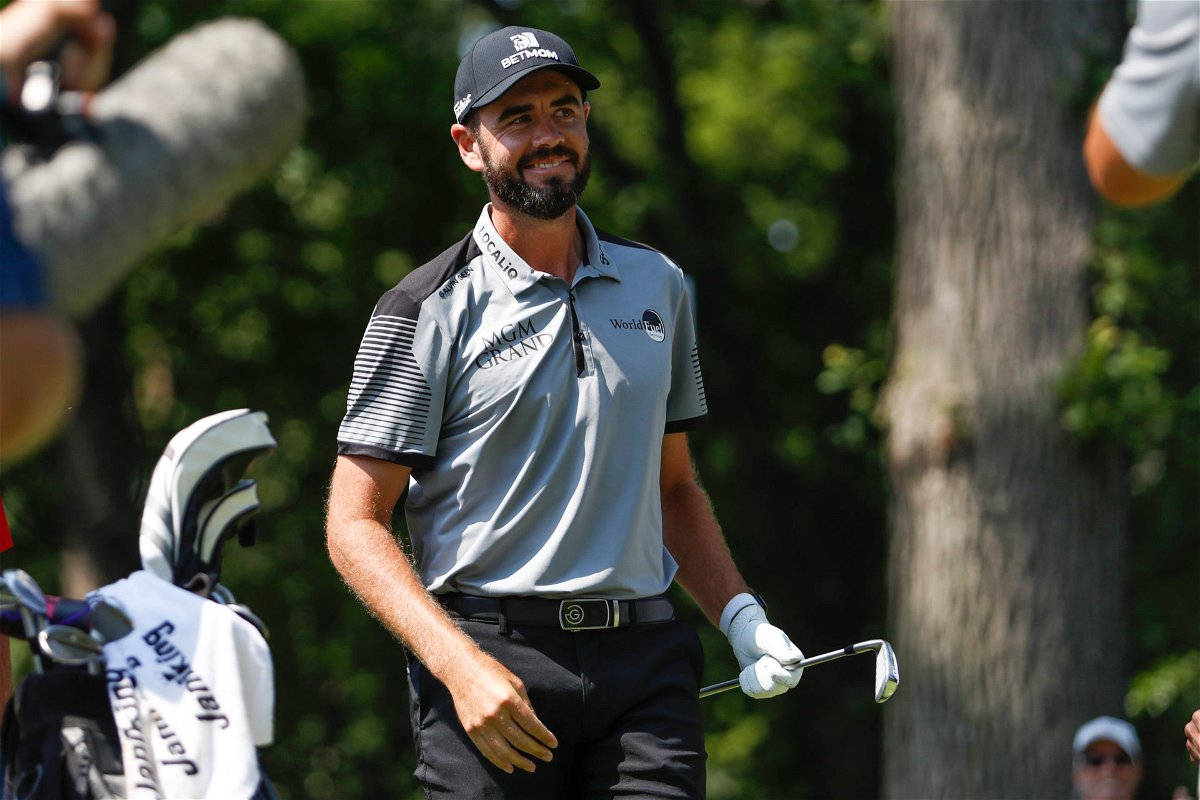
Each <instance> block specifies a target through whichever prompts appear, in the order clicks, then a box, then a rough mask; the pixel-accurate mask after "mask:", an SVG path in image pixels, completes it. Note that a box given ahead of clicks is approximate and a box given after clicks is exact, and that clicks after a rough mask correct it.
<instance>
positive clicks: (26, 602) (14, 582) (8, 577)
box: [3, 569, 46, 674]
mask: <svg viewBox="0 0 1200 800" xmlns="http://www.w3.org/2000/svg"><path fill="white" fill-rule="evenodd" d="M3 580H4V586H5V588H6V589H7V590H8V592H9V594H11V595H12V596H13V598H14V599H15V600H16V602H17V606H18V608H19V610H20V612H21V624H22V626H23V627H24V629H25V638H26V639H27V640H28V641H29V642H30V646H31V647H32V649H33V670H34V672H37V673H39V674H40V673H42V672H44V671H45V665H44V664H43V663H42V658H41V654H40V652H39V651H38V648H37V646H36V644H35V641H34V640H35V639H36V638H37V635H38V631H40V630H41V629H42V628H43V627H44V625H45V618H46V595H45V594H43V592H42V589H41V587H40V586H38V584H37V581H35V580H34V579H33V576H31V575H30V574H29V573H28V572H26V571H25V570H21V569H7V570H5V571H4V574H3Z"/></svg>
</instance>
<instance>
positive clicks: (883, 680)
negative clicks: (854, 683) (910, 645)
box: [875, 642, 900, 703]
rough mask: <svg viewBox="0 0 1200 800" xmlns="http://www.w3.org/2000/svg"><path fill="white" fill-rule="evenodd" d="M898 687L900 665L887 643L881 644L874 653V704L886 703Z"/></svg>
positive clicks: (894, 652)
mask: <svg viewBox="0 0 1200 800" xmlns="http://www.w3.org/2000/svg"><path fill="white" fill-rule="evenodd" d="M898 686H900V665H899V664H898V663H897V661H896V651H895V650H893V649H892V646H891V645H890V644H888V643H887V642H881V643H880V646H879V649H878V650H877V651H875V702H876V703H886V702H887V701H888V699H889V698H890V697H891V696H892V695H894V694H895V693H896V688H897V687H898Z"/></svg>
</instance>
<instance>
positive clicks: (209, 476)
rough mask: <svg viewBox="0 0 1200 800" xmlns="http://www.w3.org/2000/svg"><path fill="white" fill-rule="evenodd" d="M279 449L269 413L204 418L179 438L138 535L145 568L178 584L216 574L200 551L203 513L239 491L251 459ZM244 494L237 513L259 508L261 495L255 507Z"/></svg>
mask: <svg viewBox="0 0 1200 800" xmlns="http://www.w3.org/2000/svg"><path fill="white" fill-rule="evenodd" d="M274 447H275V438H274V437H273V436H272V435H271V431H270V429H269V428H268V427H267V415H266V414H265V413H264V412H262V411H251V410H250V409H246V408H240V409H234V410H232V411H224V412H221V413H219V414H213V415H211V416H208V417H204V418H203V419H200V420H198V421H196V422H194V423H192V424H191V425H189V426H188V427H186V428H184V429H183V430H181V431H180V432H179V433H177V434H175V436H174V437H172V439H171V441H170V442H169V443H168V444H167V447H166V449H165V450H164V451H163V455H162V457H161V458H160V459H159V460H158V464H157V465H156V466H155V468H154V474H153V475H152V476H151V479H150V488H149V491H148V493H147V496H146V504H145V508H144V510H143V512H142V524H141V529H140V532H139V536H138V551H139V553H140V555H141V559H142V566H143V567H144V568H145V569H146V570H147V571H149V572H151V573H153V574H154V575H156V576H157V577H159V578H162V579H163V580H166V581H170V582H171V583H174V584H176V585H179V583H180V581H186V580H188V579H190V578H191V577H192V576H193V575H195V574H196V573H197V572H208V571H211V570H210V567H211V565H210V564H209V563H208V562H206V561H205V559H204V558H203V554H202V552H201V549H200V548H201V547H202V544H203V542H202V536H201V534H202V529H201V520H200V516H201V512H202V511H203V510H205V509H206V508H207V509H208V510H209V512H210V513H211V512H213V511H214V510H215V508H216V506H214V505H208V504H210V503H211V502H212V501H214V500H219V499H220V498H221V497H222V496H223V495H225V494H226V493H228V492H230V490H231V489H234V488H235V487H237V486H238V482H239V481H240V479H241V476H242V473H243V472H244V471H245V469H246V467H247V466H248V465H249V463H250V461H252V460H253V459H254V458H255V457H256V456H258V455H260V454H261V453H264V452H266V451H268V450H272V449H274ZM250 483H251V484H252V483H253V482H250ZM240 492H241V494H239V497H240V498H241V501H238V502H234V503H232V505H231V506H230V509H231V510H233V509H234V508H236V509H239V510H242V511H245V510H246V509H247V508H248V507H249V506H251V505H252V506H253V507H254V508H257V496H256V495H255V496H254V498H253V502H252V503H251V502H248V499H247V496H246V495H245V493H244V492H245V488H244V486H243V488H242V489H241V490H240ZM251 494H253V492H251ZM233 516H234V517H235V518H236V517H238V516H242V515H233Z"/></svg>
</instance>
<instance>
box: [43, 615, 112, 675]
mask: <svg viewBox="0 0 1200 800" xmlns="http://www.w3.org/2000/svg"><path fill="white" fill-rule="evenodd" d="M37 644H38V649H39V650H41V652H42V655H44V656H46V657H47V658H49V659H50V660H51V661H53V662H54V663H56V664H63V665H65V666H69V667H79V666H84V665H90V664H92V663H95V662H98V661H102V660H103V659H104V650H103V649H102V648H101V647H100V643H99V642H97V641H96V640H95V639H93V638H92V637H91V636H89V635H88V634H86V633H84V632H83V631H81V630H79V628H72V627H71V626H70V625H47V626H46V627H45V628H42V629H41V630H40V631H38V635H37Z"/></svg>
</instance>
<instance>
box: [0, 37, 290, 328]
mask: <svg viewBox="0 0 1200 800" xmlns="http://www.w3.org/2000/svg"><path fill="white" fill-rule="evenodd" d="M306 113H307V108H306V99H305V89H304V77H303V73H302V72H301V69H300V65H299V60H298V59H297V57H296V55H295V53H294V52H293V51H292V50H291V48H290V47H289V46H288V45H287V44H286V43H285V42H284V41H283V40H282V39H281V38H280V37H279V36H278V35H277V34H275V33H274V32H272V31H271V30H269V29H268V28H266V27H265V26H264V25H262V24H261V23H259V22H257V21H254V20H247V19H232V18H227V19H221V20H217V21H215V22H211V23H207V24H204V25H201V26H199V27H197V28H194V29H192V30H190V31H188V32H186V33H183V34H180V35H178V36H176V37H174V38H173V39H171V40H170V41H169V42H168V43H167V44H166V45H165V46H164V47H162V48H161V49H159V50H157V51H155V52H154V53H152V54H150V55H149V56H147V57H146V58H145V59H144V60H143V61H141V62H140V63H139V64H138V65H137V66H135V67H134V68H133V69H132V70H130V71H129V72H128V73H126V74H125V75H124V76H122V77H121V78H120V79H118V80H117V81H115V82H114V83H113V84H112V85H111V86H109V87H107V88H106V89H105V90H104V91H102V92H100V93H99V94H98V95H96V96H95V97H94V98H93V100H92V103H91V107H90V112H89V115H88V118H89V122H90V124H91V127H92V129H93V130H94V132H95V134H96V136H95V137H94V140H93V141H71V142H69V143H67V144H66V145H64V146H63V147H61V148H60V149H59V150H58V151H57V152H56V153H55V154H54V156H53V157H52V158H50V159H48V160H38V159H37V158H36V156H34V155H33V151H32V149H31V148H27V147H17V146H11V147H9V148H7V149H6V150H5V152H4V159H3V176H4V179H5V184H6V190H7V193H8V199H9V202H10V204H11V206H12V210H13V221H14V229H15V231H16V234H17V238H18V239H19V240H20V241H21V242H22V243H23V244H24V245H25V246H26V247H28V248H29V249H30V250H31V251H33V252H34V253H36V254H37V255H38V256H40V258H41V260H42V263H43V265H44V266H45V269H46V288H47V292H48V296H49V297H50V300H51V302H52V304H53V305H54V306H55V307H56V308H57V309H59V310H61V311H64V312H66V313H67V314H69V315H71V316H74V317H81V316H84V315H86V314H87V313H88V312H90V311H91V310H93V309H94V308H95V307H96V306H97V305H99V303H100V302H101V301H102V300H104V298H105V297H107V295H108V294H109V293H110V292H111V291H112V290H113V288H114V287H115V286H116V285H117V284H118V283H119V282H120V281H121V280H122V278H124V276H125V274H126V273H127V272H128V271H129V270H130V269H131V268H132V267H133V266H134V265H135V264H136V263H137V262H138V261H139V260H140V259H141V258H142V257H144V256H146V255H147V254H148V253H149V252H150V251H151V250H152V249H154V248H155V247H157V246H158V245H160V244H161V243H162V242H163V240H164V239H166V238H167V237H168V236H170V235H171V234H173V233H175V232H176V231H178V230H179V229H180V228H182V227H183V226H185V225H188V224H193V223H198V222H203V221H205V220H207V219H209V218H211V217H212V216H213V215H215V214H216V213H217V212H218V211H219V210H220V209H221V208H222V207H223V206H224V205H225V204H226V203H227V202H228V201H229V200H230V199H231V198H232V197H233V196H234V195H236V194H238V193H239V192H241V191H242V190H244V189H246V188H248V187H249V186H250V185H251V184H253V183H255V182H256V181H257V180H258V179H259V178H261V177H262V176H263V175H264V174H265V173H266V172H267V171H268V170H269V169H271V168H272V167H273V166H275V165H276V164H277V163H279V161H280V160H281V158H282V157H283V156H284V155H285V154H286V153H287V151H288V150H289V149H290V148H291V147H292V146H293V145H294V144H295V143H296V142H297V141H298V139H299V137H300V133H301V129H302V127H303V122H304V117H305V115H306Z"/></svg>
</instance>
